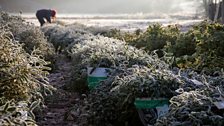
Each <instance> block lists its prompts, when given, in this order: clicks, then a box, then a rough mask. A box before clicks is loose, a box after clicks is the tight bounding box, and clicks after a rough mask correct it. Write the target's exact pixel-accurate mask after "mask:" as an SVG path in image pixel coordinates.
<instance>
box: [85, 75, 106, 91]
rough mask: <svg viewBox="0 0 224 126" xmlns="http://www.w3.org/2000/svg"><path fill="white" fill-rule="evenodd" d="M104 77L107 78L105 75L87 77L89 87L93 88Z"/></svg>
mask: <svg viewBox="0 0 224 126" xmlns="http://www.w3.org/2000/svg"><path fill="white" fill-rule="evenodd" d="M105 79H107V77H91V76H90V77H88V78H87V82H88V87H89V89H94V88H95V87H96V86H97V85H98V84H99V82H100V81H103V80H105Z"/></svg>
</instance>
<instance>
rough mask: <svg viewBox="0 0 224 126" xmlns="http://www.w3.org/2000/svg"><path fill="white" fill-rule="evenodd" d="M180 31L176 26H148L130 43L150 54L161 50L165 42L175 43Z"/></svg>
mask: <svg viewBox="0 0 224 126" xmlns="http://www.w3.org/2000/svg"><path fill="white" fill-rule="evenodd" d="M179 34H180V31H179V29H178V27H177V26H174V25H173V26H172V25H170V26H168V27H162V26H161V25H160V24H154V25H150V26H149V27H148V28H147V30H146V31H145V32H144V33H143V34H141V35H140V36H139V37H138V38H136V40H134V41H133V42H131V44H132V45H134V46H136V47H137V48H144V49H145V50H146V51H148V52H151V51H154V50H157V49H163V47H164V46H165V45H166V43H167V42H170V43H171V44H172V43H175V41H176V39H177V36H178V35H179Z"/></svg>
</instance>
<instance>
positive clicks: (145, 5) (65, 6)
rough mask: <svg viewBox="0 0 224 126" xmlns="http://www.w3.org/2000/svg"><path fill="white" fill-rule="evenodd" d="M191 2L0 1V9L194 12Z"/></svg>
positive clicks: (135, 0) (140, 0) (138, 0)
mask: <svg viewBox="0 0 224 126" xmlns="http://www.w3.org/2000/svg"><path fill="white" fill-rule="evenodd" d="M191 1H197V0H0V8H1V10H5V11H8V12H18V11H20V10H21V11H23V12H35V11H36V10H38V9H41V8H54V9H56V10H57V11H58V12H60V13H139V12H143V13H151V12H170V13H172V12H178V11H192V12H194V11H195V7H197V6H198V4H196V3H193V2H191ZM197 3H198V2H197Z"/></svg>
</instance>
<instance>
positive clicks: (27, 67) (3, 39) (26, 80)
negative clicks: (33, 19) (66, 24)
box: [0, 12, 54, 126]
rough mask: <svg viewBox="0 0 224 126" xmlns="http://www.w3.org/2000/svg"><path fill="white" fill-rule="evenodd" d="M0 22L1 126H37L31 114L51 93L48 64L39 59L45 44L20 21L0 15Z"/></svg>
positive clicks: (17, 18)
mask: <svg viewBox="0 0 224 126" xmlns="http://www.w3.org/2000/svg"><path fill="white" fill-rule="evenodd" d="M0 18H1V20H0V22H1V23H0V125H2V126H9V125H12V126H17V125H21V126H23V125H24V126H27V125H29V126H36V125H37V124H36V121H35V115H34V114H33V110H34V109H35V108H37V107H39V106H41V105H43V103H44V96H45V95H47V94H51V93H52V91H53V90H54V88H53V87H51V86H50V85H48V78H47V75H48V74H49V72H48V71H49V70H50V67H47V65H49V62H47V61H45V58H46V57H45V56H46V55H42V54H44V53H46V54H47V52H43V51H44V50H41V49H42V48H41V47H42V46H39V44H40V45H41V43H43V44H46V45H48V44H47V42H46V41H45V39H44V37H43V36H38V35H43V33H41V32H40V31H38V30H37V29H35V27H32V28H29V27H31V26H30V25H29V24H25V22H24V24H23V20H22V19H21V18H19V17H15V16H10V15H8V14H7V13H5V12H0ZM16 27H17V28H18V29H16ZM24 28H25V29H24ZM21 29H23V30H21ZM20 31H23V32H20ZM28 31H30V32H28ZM24 32H26V33H24ZM32 33H33V34H32ZM38 33H40V34H38ZM25 34H26V36H24V35H25ZM31 34H32V35H31ZM35 36H36V38H35ZM17 37H19V38H17ZM23 37H24V38H23ZM39 37H40V38H39ZM41 37H42V38H41ZM41 39H42V40H41ZM28 41H29V42H28ZM32 43H33V45H32ZM28 45H31V46H33V47H32V48H31V46H28ZM35 45H36V46H37V47H36V48H35V47H34V46H35ZM49 45H50V44H49ZM44 48H47V47H44ZM49 50H50V49H49Z"/></svg>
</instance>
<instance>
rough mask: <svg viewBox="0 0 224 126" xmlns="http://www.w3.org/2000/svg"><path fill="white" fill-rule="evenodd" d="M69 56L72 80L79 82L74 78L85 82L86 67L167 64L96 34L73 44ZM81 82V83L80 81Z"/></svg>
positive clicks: (164, 65)
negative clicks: (71, 64)
mask: <svg viewBox="0 0 224 126" xmlns="http://www.w3.org/2000/svg"><path fill="white" fill-rule="evenodd" d="M70 56H71V58H72V63H73V66H74V68H73V75H72V77H73V82H74V83H75V84H79V83H80V82H79V83H77V82H76V80H79V81H81V82H82V85H83V82H85V80H86V77H87V75H86V73H87V70H86V69H87V67H107V68H112V69H113V68H114V67H116V66H119V65H120V64H123V63H124V65H126V66H127V67H131V66H132V65H144V66H148V67H151V66H153V65H154V64H156V65H155V67H158V66H159V65H160V66H163V67H166V68H167V67H168V65H167V64H165V63H164V62H162V61H160V60H159V59H158V58H156V57H152V56H149V55H148V54H147V53H146V52H144V51H143V50H139V49H137V48H135V47H132V46H129V45H126V43H125V42H123V41H120V40H116V39H112V38H107V37H102V36H96V37H93V38H92V39H89V40H85V41H83V42H80V43H78V44H74V45H73V46H72V48H71V51H70ZM158 61H160V63H159V64H157V63H158ZM80 84H81V83H80Z"/></svg>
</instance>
